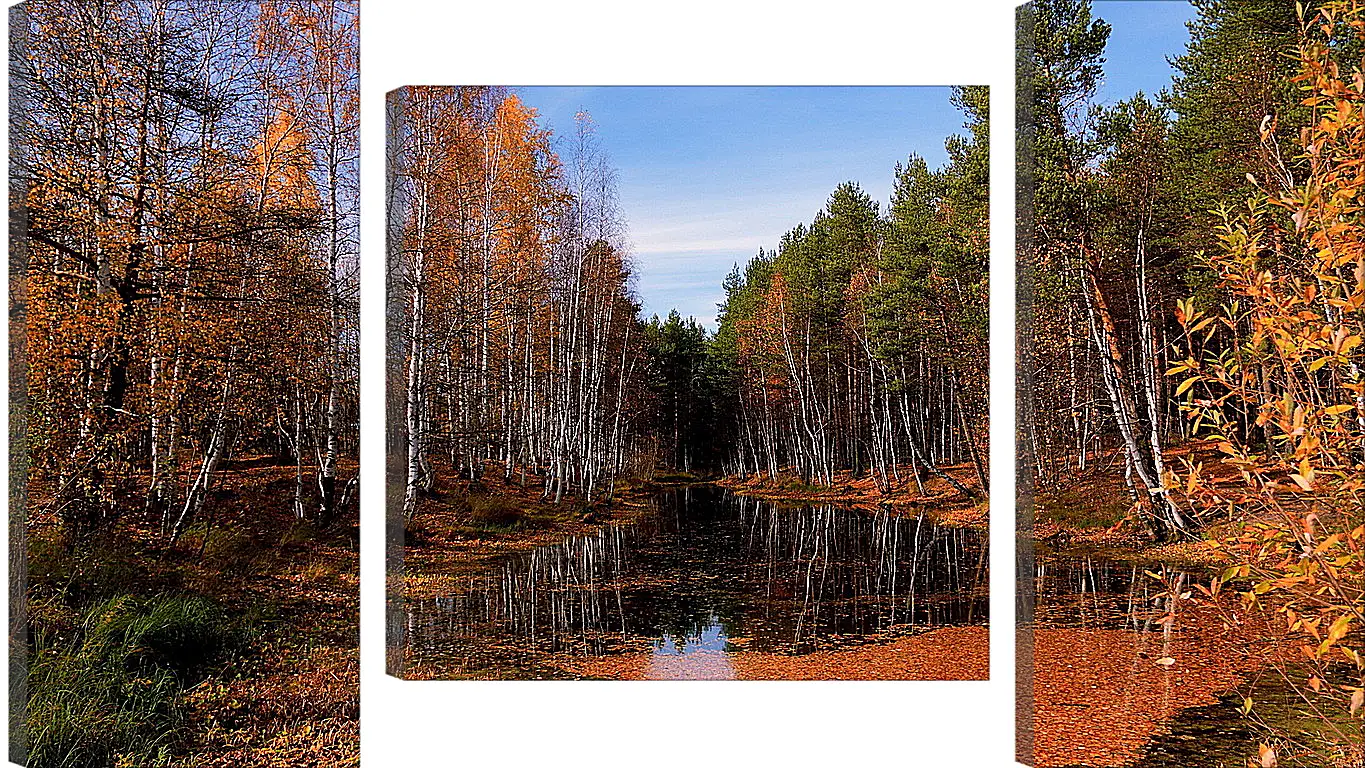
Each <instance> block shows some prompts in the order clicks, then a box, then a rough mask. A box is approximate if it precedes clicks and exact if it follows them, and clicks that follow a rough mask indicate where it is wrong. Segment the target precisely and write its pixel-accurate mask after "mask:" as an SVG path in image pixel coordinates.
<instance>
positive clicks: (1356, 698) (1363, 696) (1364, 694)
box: [1351, 688, 1365, 715]
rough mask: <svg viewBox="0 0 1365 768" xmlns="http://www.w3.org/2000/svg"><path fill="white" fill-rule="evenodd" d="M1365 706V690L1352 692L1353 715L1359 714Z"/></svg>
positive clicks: (1360, 689) (1358, 689)
mask: <svg viewBox="0 0 1365 768" xmlns="http://www.w3.org/2000/svg"><path fill="white" fill-rule="evenodd" d="M1363 706H1365V688H1357V689H1355V690H1354V691H1352V692H1351V714H1352V715H1354V714H1355V713H1357V712H1359V711H1360V708H1361V707H1363Z"/></svg>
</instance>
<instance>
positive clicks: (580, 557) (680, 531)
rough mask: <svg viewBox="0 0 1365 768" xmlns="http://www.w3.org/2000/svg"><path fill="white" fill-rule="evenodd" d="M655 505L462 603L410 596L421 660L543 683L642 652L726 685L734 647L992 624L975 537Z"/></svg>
mask: <svg viewBox="0 0 1365 768" xmlns="http://www.w3.org/2000/svg"><path fill="white" fill-rule="evenodd" d="M658 504H659V509H658V514H656V515H651V516H648V517H647V518H646V519H645V520H644V521H643V522H640V523H638V524H635V525H622V526H613V527H608V528H605V529H602V530H600V531H598V532H597V533H595V534H592V535H589V536H575V537H570V538H567V539H565V540H563V541H560V542H559V543H557V544H555V545H552V546H546V547H541V548H538V549H536V550H534V551H532V552H530V553H525V554H522V555H518V556H513V557H509V558H507V559H506V560H504V561H503V562H502V563H500V564H499V565H498V566H497V567H495V568H492V569H490V570H488V571H486V572H484V573H482V574H479V575H477V576H474V577H471V578H469V579H468V580H467V581H466V583H465V585H464V588H463V589H461V590H460V591H459V593H458V594H453V595H449V596H446V597H441V598H436V599H433V600H424V601H410V602H408V603H407V604H406V608H407V625H406V631H407V635H408V637H407V640H408V648H409V650H410V653H411V655H412V657H413V660H414V661H417V662H419V663H422V662H427V663H435V664H443V665H445V664H451V663H454V664H455V665H456V666H458V667H460V668H462V669H463V671H465V672H478V671H482V672H487V673H489V674H492V675H507V676H524V675H527V674H532V675H537V676H539V675H545V674H551V672H550V671H549V670H548V669H547V668H546V666H545V663H544V662H545V656H546V655H550V654H561V655H562V654H569V655H574V656H600V655H605V654H611V653H618V652H628V651H638V652H649V653H650V654H652V655H651V658H652V659H653V660H654V661H653V662H651V668H652V669H653V668H654V667H658V668H659V669H661V670H662V669H665V668H666V669H672V670H675V672H676V668H678V667H679V663H678V660H679V659H692V660H693V661H692V662H689V663H690V664H691V665H692V667H693V668H695V669H700V666H699V665H701V664H703V663H705V664H706V665H708V666H707V668H706V669H705V670H701V671H700V672H697V674H698V675H700V676H726V675H728V673H729V662H728V657H727V655H726V654H727V651H734V650H738V649H743V650H762V651H772V652H778V653H806V652H810V651H812V650H815V649H822V648H829V647H836V646H843V645H849V644H856V643H861V642H868V641H869V640H876V639H882V638H885V637H886V636H887V635H888V634H900V633H904V632H909V631H915V630H918V629H924V628H929V627H939V626H948V625H961V624H972V623H984V622H985V620H986V616H987V605H988V597H987V590H986V583H987V576H988V574H987V559H986V549H985V546H984V536H983V535H982V534H981V533H980V532H977V531H972V530H966V529H960V528H948V527H941V526H937V525H935V524H934V523H932V522H931V521H930V520H929V519H928V518H927V517H926V516H924V515H919V516H904V515H891V514H888V513H887V512H885V511H882V512H861V511H855V510H850V509H842V508H837V507H832V506H808V507H796V508H777V507H775V506H774V505H772V504H769V503H766V502H760V501H756V500H753V499H749V498H745V497H739V496H734V495H732V494H728V493H722V492H720V491H718V490H716V489H711V488H699V489H690V488H689V489H684V490H681V491H678V492H675V493H670V494H666V495H664V496H662V497H661V498H660V499H659V502H658ZM661 659H662V660H664V661H666V662H667V663H663V662H660V661H659V660H661ZM703 673H705V674H704V675H703ZM670 676H680V675H679V674H671V675H670ZM681 676H690V675H681Z"/></svg>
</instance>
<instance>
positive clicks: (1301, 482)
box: [1289, 459, 1316, 491]
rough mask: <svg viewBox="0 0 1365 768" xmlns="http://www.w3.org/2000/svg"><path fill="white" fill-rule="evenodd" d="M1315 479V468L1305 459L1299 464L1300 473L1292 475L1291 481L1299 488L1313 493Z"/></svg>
mask: <svg viewBox="0 0 1365 768" xmlns="http://www.w3.org/2000/svg"><path fill="white" fill-rule="evenodd" d="M1315 477H1316V473H1315V472H1314V471H1313V467H1312V466H1311V465H1310V464H1309V463H1308V460H1307V459H1304V460H1303V461H1300V462H1299V471H1298V472H1295V473H1293V474H1291V475H1290V476H1289V479H1290V480H1293V481H1294V483H1295V484H1296V485H1298V486H1299V488H1302V489H1303V490H1305V491H1312V490H1313V480H1314V478H1315Z"/></svg>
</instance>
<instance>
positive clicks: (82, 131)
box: [10, 0, 359, 768]
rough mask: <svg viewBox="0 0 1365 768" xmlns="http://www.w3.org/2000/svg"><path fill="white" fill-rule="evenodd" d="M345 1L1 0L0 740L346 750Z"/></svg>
mask: <svg viewBox="0 0 1365 768" xmlns="http://www.w3.org/2000/svg"><path fill="white" fill-rule="evenodd" d="M358 24H359V21H358V12H357V8H356V4H355V3H354V2H349V1H348V0H264V1H263V2H259V3H258V2H251V1H248V0H243V2H221V3H220V2H200V1H198V0H79V1H77V0H29V2H27V3H24V4H23V5H21V6H17V7H16V8H15V9H14V11H13V14H12V17H11V34H12V42H11V54H10V78H11V80H10V82H11V87H12V89H13V90H12V91H11V93H12V98H13V99H15V102H14V103H15V105H16V106H17V109H16V110H15V112H14V113H13V117H14V122H13V123H12V128H11V133H10V137H11V153H10V194H11V198H10V210H11V217H10V222H11V223H10V244H11V247H10V274H11V283H10V291H11V293H10V295H11V300H12V305H11V306H12V312H11V336H10V338H11V340H12V343H13V344H14V346H13V347H12V348H11V349H12V354H11V361H12V365H11V378H10V381H11V389H10V393H11V395H10V396H11V414H12V416H13V417H14V418H15V419H16V420H15V421H12V423H11V438H12V440H11V446H12V449H11V450H12V461H11V485H10V488H11V494H12V503H13V504H14V508H15V509H16V510H17V511H18V512H19V513H21V514H18V515H16V518H15V523H16V525H18V526H19V528H17V529H16V531H17V532H16V534H15V536H14V537H13V538H12V541H15V542H18V541H25V542H26V551H25V550H21V551H20V552H19V554H20V555H21V556H20V557H18V559H17V561H16V560H15V559H14V558H12V559H11V569H12V574H13V578H14V579H15V581H14V582H13V583H16V584H19V585H22V586H23V588H24V589H25V590H26V597H27V599H26V601H25V605H24V607H25V608H26V611H19V612H17V613H16V615H17V616H18V617H19V618H18V621H19V622H20V624H19V625H18V626H17V630H18V631H16V632H14V633H12V634H11V643H12V646H11V659H12V660H13V661H12V668H19V669H20V670H26V675H25V674H18V673H16V674H17V678H16V679H17V680H19V681H20V682H21V684H20V685H18V686H17V687H16V686H12V687H11V690H12V691H13V692H14V697H15V698H14V700H13V702H12V706H11V709H10V711H11V713H12V714H13V715H14V716H15V718H16V719H15V721H14V722H11V724H10V727H11V734H12V739H11V750H10V757H11V759H14V760H17V761H20V762H23V763H25V764H26V765H29V766H34V767H35V768H41V767H42V766H107V765H115V764H117V765H166V766H170V765H201V766H207V765H222V766H227V765H231V766H251V765H260V766H266V765H269V766H284V765H289V766H305V765H319V764H327V765H356V764H358V761H359V747H358V736H359V727H358V714H359V704H358V693H357V690H356V683H357V679H358V652H357V637H358V636H357V608H358V593H357V586H358V584H357V571H358V568H357V565H358V563H357V558H356V550H355V541H356V524H357V483H358V473H357V452H358V442H359V434H358V386H357V376H358V365H359V363H358V360H359V358H358V335H357V331H358V328H357V320H358V317H357V298H358V297H357V269H358V256H359V253H358V250H359V248H358V245H359V233H358V221H359V219H358V210H357V200H358V194H357V193H358V190H357V184H358V114H357V107H358V98H359V92H358V91H359V79H358V78H359V76H358V56H359V49H358V39H359V37H358V29H359V27H358ZM25 511H26V515H25V514H22V513H23V512H25ZM20 594H25V593H20Z"/></svg>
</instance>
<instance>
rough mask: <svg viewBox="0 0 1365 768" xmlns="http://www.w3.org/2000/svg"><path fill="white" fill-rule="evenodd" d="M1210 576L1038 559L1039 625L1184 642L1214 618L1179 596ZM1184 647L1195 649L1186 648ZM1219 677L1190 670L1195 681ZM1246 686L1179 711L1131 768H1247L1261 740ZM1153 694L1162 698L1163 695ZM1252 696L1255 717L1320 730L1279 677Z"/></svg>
mask: <svg viewBox="0 0 1365 768" xmlns="http://www.w3.org/2000/svg"><path fill="white" fill-rule="evenodd" d="M1209 575H1210V574H1209V573H1205V572H1201V571H1198V570H1194V571H1189V570H1183V569H1181V568H1178V567H1172V566H1169V565H1162V564H1143V565H1138V564H1134V563H1128V562H1122V561H1117V560H1110V559H1106V558H1102V557H1094V556H1086V555H1082V556H1056V555H1048V556H1043V557H1039V558H1038V560H1037V562H1036V563H1035V568H1034V573H1033V591H1034V596H1035V605H1034V611H1033V615H1034V622H1035V626H1036V627H1038V628H1067V629H1093V630H1128V631H1131V632H1133V633H1134V635H1135V636H1137V637H1149V638H1158V639H1160V641H1162V642H1165V643H1172V642H1181V640H1180V638H1182V637H1187V636H1189V635H1191V634H1194V630H1195V627H1194V626H1192V623H1193V622H1195V621H1201V620H1202V621H1208V620H1209V615H1210V614H1209V613H1207V612H1191V611H1188V610H1184V609H1183V608H1182V604H1185V603H1186V601H1182V600H1180V599H1179V596H1180V595H1187V596H1192V595H1194V594H1197V592H1196V591H1195V590H1194V589H1193V586H1192V585H1193V584H1194V583H1207V582H1208V579H1209ZM1205 630H1206V631H1207V628H1205ZM1184 642H1185V643H1189V642H1194V641H1193V640H1186V641H1184ZM1133 647H1134V649H1135V651H1136V649H1137V648H1139V647H1141V646H1140V644H1136V643H1135V645H1134V646H1133ZM1158 647H1161V646H1158ZM1166 647H1170V646H1169V645H1168V646H1166ZM1181 647H1182V649H1184V650H1189V646H1188V645H1182V646H1181ZM1181 658H1182V663H1183V664H1188V663H1191V662H1195V663H1197V661H1198V660H1199V659H1200V658H1201V657H1200V656H1199V655H1198V654H1194V653H1182V654H1181ZM1135 662H1136V663H1135V664H1134V669H1137V668H1138V667H1140V666H1143V665H1150V664H1151V660H1150V658H1148V659H1146V660H1136V659H1135ZM1203 663H1205V664H1220V663H1226V659H1223V658H1220V657H1218V656H1212V657H1205V659H1204V662H1203ZM1213 671H1214V670H1213V669H1211V668H1205V669H1204V670H1201V669H1199V668H1197V667H1196V668H1195V669H1193V670H1191V672H1192V673H1193V674H1194V675H1200V674H1211V673H1213ZM1240 687H1241V688H1242V690H1240V691H1239V690H1229V691H1226V692H1224V693H1223V694H1222V695H1220V696H1219V697H1218V701H1217V703H1214V704H1208V705H1203V706H1194V707H1188V708H1186V709H1183V710H1181V711H1180V712H1179V714H1178V715H1177V716H1176V717H1175V718H1174V719H1173V720H1172V721H1171V722H1170V723H1168V724H1167V727H1166V728H1165V729H1164V730H1163V731H1162V732H1161V733H1158V734H1157V735H1156V736H1155V737H1154V738H1152V739H1150V740H1149V741H1148V743H1147V745H1146V748H1145V749H1144V750H1143V752H1142V755H1141V756H1140V757H1138V758H1137V759H1136V760H1135V761H1134V762H1132V763H1130V766H1131V768H1177V767H1179V768H1244V766H1246V765H1247V759H1248V757H1251V756H1255V755H1257V744H1258V733H1257V732H1256V730H1255V729H1254V728H1253V727H1252V725H1251V722H1250V721H1249V720H1248V719H1247V718H1246V717H1244V716H1243V714H1242V712H1241V710H1240V707H1241V704H1242V697H1243V695H1245V694H1247V693H1249V692H1251V691H1250V689H1247V688H1246V687H1245V686H1240ZM1151 695H1153V696H1156V695H1159V691H1153V692H1152V693H1151ZM1254 696H1255V700H1256V702H1257V715H1258V716H1259V717H1261V718H1264V719H1265V720H1266V721H1267V722H1272V723H1275V724H1276V725H1277V726H1278V727H1282V728H1287V729H1289V730H1291V731H1293V730H1297V729H1303V730H1305V731H1306V730H1307V729H1311V728H1314V727H1317V726H1316V724H1315V722H1314V721H1313V719H1312V717H1311V716H1310V713H1308V712H1306V711H1303V707H1302V702H1301V701H1300V700H1299V698H1298V697H1297V696H1296V695H1295V694H1294V692H1293V691H1292V689H1290V688H1288V687H1287V686H1286V685H1285V684H1284V682H1283V680H1282V678H1280V677H1279V676H1278V675H1277V674H1274V673H1268V674H1265V675H1262V676H1260V677H1259V679H1258V680H1257V682H1256V686H1255V689H1254ZM1257 764H1259V762H1258V763H1257Z"/></svg>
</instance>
